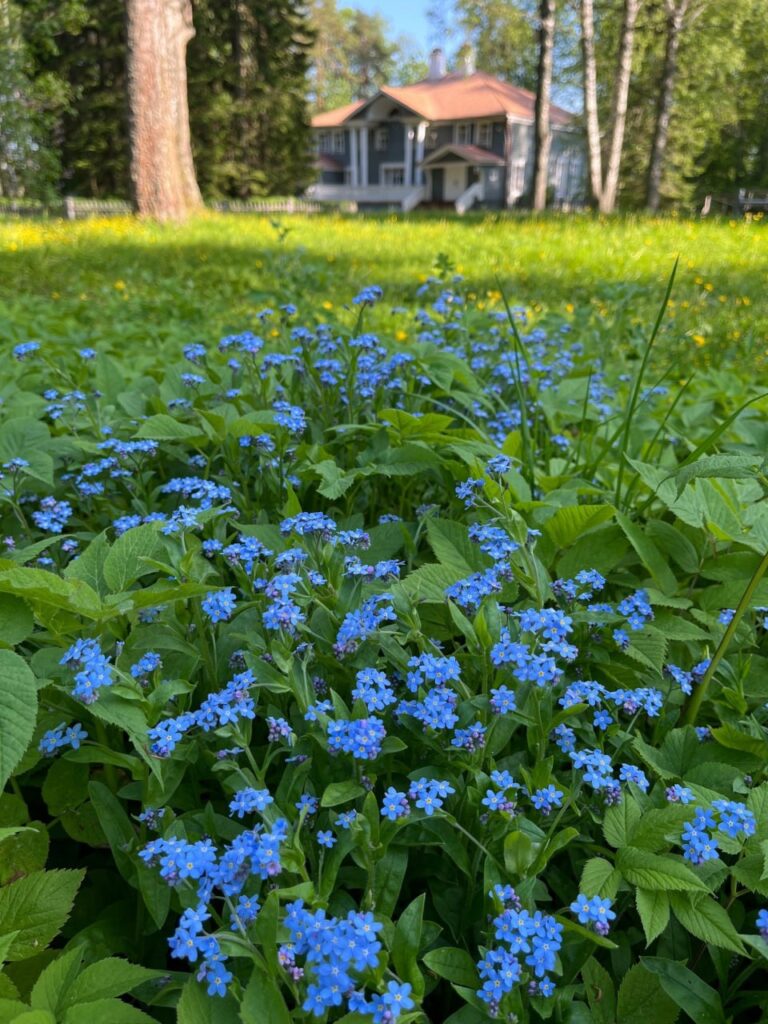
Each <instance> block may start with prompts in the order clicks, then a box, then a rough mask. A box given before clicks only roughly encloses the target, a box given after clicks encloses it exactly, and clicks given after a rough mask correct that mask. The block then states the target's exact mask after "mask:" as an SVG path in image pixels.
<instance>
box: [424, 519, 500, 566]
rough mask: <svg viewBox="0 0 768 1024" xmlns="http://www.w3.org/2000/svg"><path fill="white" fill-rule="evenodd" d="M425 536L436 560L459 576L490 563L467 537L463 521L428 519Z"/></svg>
mask: <svg viewBox="0 0 768 1024" xmlns="http://www.w3.org/2000/svg"><path fill="white" fill-rule="evenodd" d="M427 537H428V539H429V546H430V547H431V548H432V550H433V551H434V553H435V557H436V558H437V560H438V562H439V563H440V564H441V565H444V566H445V567H446V568H447V569H451V570H452V571H453V572H455V573H457V575H458V576H459V577H463V576H471V574H472V573H473V572H479V571H480V570H482V569H485V568H486V567H487V566H488V565H490V564H491V562H490V559H489V558H486V557H485V556H484V555H483V553H482V552H481V551H480V548H479V547H478V546H477V544H473V542H472V541H471V540H470V539H469V533H468V532H467V528H466V526H464V524H463V523H456V522H453V520H450V519H428V520H427Z"/></svg>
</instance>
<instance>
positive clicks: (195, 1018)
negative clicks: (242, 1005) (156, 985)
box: [90, 977, 250, 1024]
mask: <svg viewBox="0 0 768 1024" xmlns="http://www.w3.org/2000/svg"><path fill="white" fill-rule="evenodd" d="M90 1024H93V1021H91V1022H90ZM176 1024H245V1022H243V1021H242V1018H241V1016H240V1014H239V1013H238V1012H237V1003H236V1002H235V1000H234V999H233V998H232V996H226V997H225V998H224V999H221V998H217V999H216V1002H214V1001H213V999H211V997H210V996H209V995H208V993H207V992H206V989H205V986H204V985H201V984H200V982H199V981H196V980H195V979H194V977H192V978H189V980H188V981H187V983H186V984H185V985H184V988H183V989H182V991H181V999H179V1003H178V1006H177V1007H176ZM248 1024H250V1022H248Z"/></svg>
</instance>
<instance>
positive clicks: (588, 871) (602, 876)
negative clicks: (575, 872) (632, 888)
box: [579, 857, 621, 899]
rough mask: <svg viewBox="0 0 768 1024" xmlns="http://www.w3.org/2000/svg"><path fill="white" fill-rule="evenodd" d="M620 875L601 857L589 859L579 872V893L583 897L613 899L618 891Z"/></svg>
mask: <svg viewBox="0 0 768 1024" xmlns="http://www.w3.org/2000/svg"><path fill="white" fill-rule="evenodd" d="M620 883H621V874H620V873H619V872H618V871H617V870H616V868H615V867H614V866H613V864H611V862H610V861H607V860H604V859H603V858H602V857H591V858H590V859H589V860H588V861H587V862H586V864H585V865H584V868H583V870H582V872H581V884H580V885H579V892H583V893H584V895H585V896H590V897H591V896H600V897H602V898H603V899H606V898H607V899H613V898H614V897H615V896H616V893H617V892H618V891H619V884H620Z"/></svg>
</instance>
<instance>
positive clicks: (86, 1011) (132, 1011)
mask: <svg viewBox="0 0 768 1024" xmlns="http://www.w3.org/2000/svg"><path fill="white" fill-rule="evenodd" d="M94 1021H105V1022H106V1021H109V1024H157V1021H156V1020H155V1018H154V1017H150V1016H149V1014H148V1013H145V1012H144V1011H143V1010H140V1009H139V1008H138V1006H131V1005H130V1004H129V1003H124V1002H122V1000H120V999H94V1000H90V1001H89V1002H87V1003H79V1004H78V1005H77V1006H70V1008H69V1009H68V1010H67V1012H66V1013H65V1014H64V1024H94Z"/></svg>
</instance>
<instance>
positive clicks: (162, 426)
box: [133, 412, 205, 441]
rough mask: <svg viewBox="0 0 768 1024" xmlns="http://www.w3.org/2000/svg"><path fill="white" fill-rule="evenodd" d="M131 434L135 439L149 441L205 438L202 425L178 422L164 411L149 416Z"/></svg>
mask: <svg viewBox="0 0 768 1024" xmlns="http://www.w3.org/2000/svg"><path fill="white" fill-rule="evenodd" d="M133 436H134V438H136V439H137V440H151V441H190V440H191V439H192V438H195V439H200V440H202V441H204V440H205V433H204V431H203V429H202V427H193V426H191V425H190V424H189V423H180V422H179V420H175V419H174V418H173V416H169V415H168V414H167V413H164V412H160V413H157V415H155V416H149V417H148V418H147V419H146V420H144V422H143V423H142V424H141V426H140V427H139V429H138V430H137V431H136V433H135V434H134V435H133Z"/></svg>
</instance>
